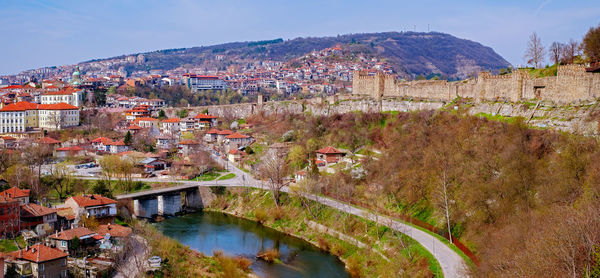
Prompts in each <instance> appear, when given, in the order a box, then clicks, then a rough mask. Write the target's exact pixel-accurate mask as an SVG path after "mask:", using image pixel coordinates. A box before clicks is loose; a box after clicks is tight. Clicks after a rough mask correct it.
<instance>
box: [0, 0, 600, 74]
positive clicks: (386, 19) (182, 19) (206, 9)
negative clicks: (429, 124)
mask: <svg viewBox="0 0 600 278" xmlns="http://www.w3.org/2000/svg"><path fill="white" fill-rule="evenodd" d="M428 24H429V26H430V30H431V31H439V32H445V33H449V34H452V35H454V36H457V37H460V38H466V39H470V40H474V41H478V42H481V43H482V44H484V45H487V46H490V47H492V48H493V49H494V50H495V51H496V52H498V53H499V54H500V55H502V56H503V57H504V58H505V59H507V60H508V61H509V62H510V63H512V64H514V65H517V64H523V58H522V56H523V52H524V49H525V46H526V44H527V38H528V36H529V34H531V33H532V32H533V31H537V32H538V34H539V35H540V36H541V38H542V42H543V43H544V44H545V45H549V44H550V43H551V42H552V41H562V42H564V41H568V40H569V39H570V38H573V39H577V40H580V39H581V38H582V36H583V35H584V34H585V32H587V30H588V29H589V28H590V27H591V26H597V25H598V24H600V3H599V2H598V1H596V0H568V1H567V0H564V1H558V0H554V1H552V0H539V1H534V0H531V1H527V0H520V1H517V0H512V1H511V0H504V1H464V0H463V1H427V0H425V1H399V0H396V1H393V0H390V1H376V0H369V1H359V0H348V1H341V0H303V1H281V0H279V1H267V0H254V1H250V0H248V1H230V0H211V1H191V0H187V1H186V0H181V1H168V0H143V1H142V0H139V1H134V0H106V1H105V0H101V1H85V0H84V1H81V0H80V1H42V0H38V1H27V0H15V1H8V0H0V74H14V73H18V72H19V71H21V70H25V69H31V68H38V67H44V66H53V65H63V64H73V63H77V62H81V61H85V60H90V59H94V58H107V57H112V56H118V55H121V54H130V53H137V52H143V51H152V50H158V49H165V48H181V47H191V46H200V45H211V44H217V43H225V42H231V41H248V40H265V39H274V38H284V39H292V38H295V37H300V36H335V35H338V34H347V33H362V32H383V31H403V30H410V31H412V30H414V28H415V26H416V31H427V26H428Z"/></svg>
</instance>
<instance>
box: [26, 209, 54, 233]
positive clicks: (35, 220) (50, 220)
mask: <svg viewBox="0 0 600 278" xmlns="http://www.w3.org/2000/svg"><path fill="white" fill-rule="evenodd" d="M56 212H57V210H56V209H53V208H49V207H44V206H41V205H38V204H34V203H30V204H25V205H21V229H24V230H33V231H35V232H36V234H37V235H38V236H44V235H46V234H48V233H51V232H53V231H54V229H55V227H56V222H57V220H58V217H57V214H56Z"/></svg>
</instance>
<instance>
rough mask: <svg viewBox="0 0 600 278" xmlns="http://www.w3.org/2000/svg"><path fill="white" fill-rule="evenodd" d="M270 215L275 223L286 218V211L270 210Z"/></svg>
mask: <svg viewBox="0 0 600 278" xmlns="http://www.w3.org/2000/svg"><path fill="white" fill-rule="evenodd" d="M269 214H270V215H271V217H273V221H277V220H281V219H283V218H284V217H285V209H284V208H283V207H274V208H272V209H270V211H269Z"/></svg>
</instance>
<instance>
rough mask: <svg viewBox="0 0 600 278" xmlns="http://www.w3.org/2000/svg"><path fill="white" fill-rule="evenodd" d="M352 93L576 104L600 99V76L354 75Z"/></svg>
mask: <svg viewBox="0 0 600 278" xmlns="http://www.w3.org/2000/svg"><path fill="white" fill-rule="evenodd" d="M352 87H353V88H352V91H353V92H352V93H353V94H357V95H367V96H371V97H373V98H375V99H381V98H382V97H413V98H421V99H431V100H441V101H449V100H452V99H454V98H456V97H465V98H473V99H476V100H493V101H496V100H500V101H502V100H504V101H512V102H517V101H521V100H533V99H538V100H544V101H551V102H553V103H561V104H564V103H572V102H580V101H585V100H592V99H595V98H598V97H600V73H590V72H586V70H585V67H584V66H580V65H565V66H559V67H558V70H557V76H549V77H542V78H531V77H530V76H529V74H528V73H527V72H526V71H525V70H516V71H515V72H513V73H509V74H505V75H492V74H490V73H489V72H481V73H479V75H478V77H477V78H476V79H467V80H461V81H453V82H448V81H445V80H423V81H400V80H397V79H396V78H395V76H393V75H385V74H383V73H376V74H375V75H368V73H366V72H363V71H355V72H354V80H353V83H352Z"/></svg>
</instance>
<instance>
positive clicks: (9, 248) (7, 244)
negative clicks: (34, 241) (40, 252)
mask: <svg viewBox="0 0 600 278" xmlns="http://www.w3.org/2000/svg"><path fill="white" fill-rule="evenodd" d="M17 242H18V243H19V246H21V247H24V246H25V245H26V243H25V240H23V237H22V236H18V237H17ZM17 250H19V248H18V247H17V246H16V245H15V241H14V240H13V239H0V252H3V253H8V252H13V251H17Z"/></svg>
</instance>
